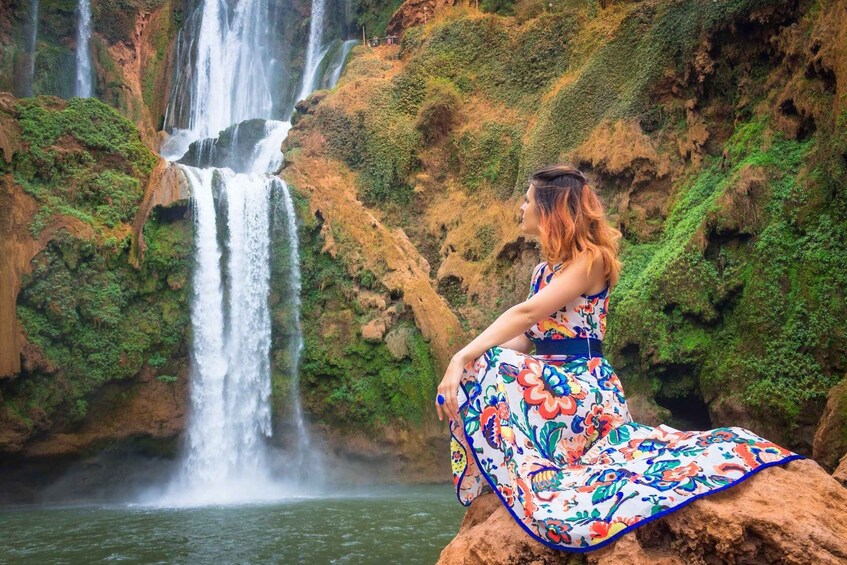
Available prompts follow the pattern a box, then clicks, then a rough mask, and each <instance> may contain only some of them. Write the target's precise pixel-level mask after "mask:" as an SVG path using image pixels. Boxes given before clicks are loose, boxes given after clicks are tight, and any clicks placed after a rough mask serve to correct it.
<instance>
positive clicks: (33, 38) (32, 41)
mask: <svg viewBox="0 0 847 565" xmlns="http://www.w3.org/2000/svg"><path fill="white" fill-rule="evenodd" d="M37 40H38V0H32V1H31V2H30V4H29V37H27V46H26V48H27V55H28V56H29V60H28V61H27V69H26V72H27V76H26V77H25V81H26V84H25V85H24V88H23V95H24V96H32V95H33V85H32V83H33V81H34V80H35V50H36V47H37Z"/></svg>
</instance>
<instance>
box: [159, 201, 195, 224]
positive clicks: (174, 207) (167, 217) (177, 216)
mask: <svg viewBox="0 0 847 565" xmlns="http://www.w3.org/2000/svg"><path fill="white" fill-rule="evenodd" d="M188 211H189V206H188V201H179V202H177V203H174V204H171V205H170V206H156V207H155V208H153V214H154V216H155V218H156V221H157V222H159V223H161V224H171V223H173V222H178V221H180V220H184V219H185V218H186V217H188Z"/></svg>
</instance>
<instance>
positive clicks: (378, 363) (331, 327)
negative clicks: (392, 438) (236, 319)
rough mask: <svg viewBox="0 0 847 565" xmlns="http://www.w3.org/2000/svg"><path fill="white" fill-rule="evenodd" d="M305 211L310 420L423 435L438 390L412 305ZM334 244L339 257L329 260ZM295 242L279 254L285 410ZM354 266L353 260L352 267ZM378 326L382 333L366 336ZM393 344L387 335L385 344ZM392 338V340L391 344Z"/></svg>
mask: <svg viewBox="0 0 847 565" xmlns="http://www.w3.org/2000/svg"><path fill="white" fill-rule="evenodd" d="M294 195H295V198H296V202H297V206H296V209H297V221H298V227H299V230H298V231H299V236H298V237H299V241H300V247H299V254H300V268H301V281H302V292H301V299H302V311H301V319H302V320H303V322H302V330H303V341H304V343H303V346H304V347H303V351H302V361H301V365H300V372H299V381H300V394H301V397H302V399H303V404H304V406H305V408H306V410H307V412H308V413H309V414H311V415H312V416H313V417H315V418H317V419H318V420H319V421H320V422H322V423H324V424H327V425H329V426H331V427H334V428H337V429H341V430H345V429H346V430H348V431H350V430H361V431H367V430H373V429H374V428H376V427H379V426H384V425H386V424H389V423H390V424H392V425H394V426H400V427H404V426H419V425H420V424H421V423H422V422H423V420H424V413H425V412H426V411H428V410H429V409H430V404H431V398H432V396H433V395H434V394H435V385H436V383H437V379H436V376H437V375H436V370H435V362H434V359H433V356H432V352H431V351H430V348H429V345H428V344H427V343H426V342H425V341H424V340H423V338H422V336H421V333H420V331H419V330H418V329H417V328H416V327H415V325H414V319H413V317H412V316H411V313H410V312H409V311H408V309H407V307H406V306H405V304H404V303H403V302H402V301H401V300H398V299H397V298H398V297H392V295H391V293H390V292H389V291H388V290H387V289H386V288H385V287H384V286H382V285H381V284H380V282H379V280H378V278H377V277H376V276H375V275H374V274H373V273H371V272H369V271H367V270H359V269H358V268H356V266H355V264H353V263H352V262H351V260H350V258H351V257H352V256H354V255H355V251H354V247H355V246H354V245H352V242H348V241H345V239H344V235H343V233H341V232H340V231H337V230H336V231H335V232H334V235H333V234H332V233H330V234H329V235H327V226H325V224H324V222H323V221H322V220H321V219H320V218H316V217H315V216H313V215H311V214H310V213H309V209H308V201H307V197H306V196H305V195H303V194H300V193H298V192H294ZM327 237H330V238H331V240H332V245H333V246H334V248H333V254H334V255H335V256H333V255H331V254H329V253H327V252H325V251H326V249H327ZM290 245H291V242H290V241H288V240H287V238H285V237H279V238H276V241H275V244H274V254H275V257H274V261H273V265H274V275H273V277H272V281H273V283H272V285H273V292H272V294H273V296H272V303H273V304H274V335H275V342H274V346H273V347H272V352H273V353H272V354H273V358H274V363H273V366H274V397H275V400H276V402H277V404H278V406H280V407H282V406H285V405H286V404H287V403H286V402H285V399H286V398H287V397H288V395H289V394H290V369H291V355H292V349H291V341H292V340H293V339H294V335H293V332H292V331H291V330H292V328H293V326H294V322H293V320H292V319H291V314H292V312H291V311H287V310H285V309H283V308H282V304H284V302H283V301H281V300H279V298H280V297H281V296H285V295H287V294H289V293H290V292H291V290H292V289H291V288H290V283H289V282H288V281H289V277H288V275H289V273H290V271H289V263H290V259H289V257H290V255H289V251H290ZM345 258H346V259H345ZM369 323H371V324H372V325H374V326H375V327H376V326H379V328H380V329H378V330H374V331H375V332H376V333H373V332H370V333H369V331H368V329H365V328H366V326H368V324H369ZM381 334H384V335H381ZM383 337H384V338H385V339H383Z"/></svg>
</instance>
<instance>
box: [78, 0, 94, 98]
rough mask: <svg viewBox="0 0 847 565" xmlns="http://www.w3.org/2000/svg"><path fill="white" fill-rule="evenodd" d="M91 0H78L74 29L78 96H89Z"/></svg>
mask: <svg viewBox="0 0 847 565" xmlns="http://www.w3.org/2000/svg"><path fill="white" fill-rule="evenodd" d="M90 42H91V0H79V6H78V9H77V29H76V90H75V94H76V95H77V96H79V97H80V98H91V96H92V95H93V94H94V90H93V87H92V84H91V49H90V45H89V44H90Z"/></svg>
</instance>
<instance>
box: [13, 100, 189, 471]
mask: <svg viewBox="0 0 847 565" xmlns="http://www.w3.org/2000/svg"><path fill="white" fill-rule="evenodd" d="M0 119H2V122H3V131H4V133H5V134H6V135H7V138H9V139H12V140H13V141H12V142H10V144H9V147H10V149H11V155H9V153H7V154H6V156H7V160H4V161H3V169H2V171H0V173H2V175H3V177H2V178H3V184H2V190H3V191H2V198H3V201H4V205H5V206H4V210H8V211H9V213H8V214H4V218H3V224H2V226H0V229H2V233H3V236H4V237H3V248H2V252H3V254H2V258H3V261H4V265H3V266H4V268H3V269H2V271H0V272H2V276H3V277H4V285H3V292H4V294H3V296H2V297H0V312H1V313H2V320H0V323H2V331H1V332H0V338H2V339H3V347H2V350H3V359H2V361H3V369H4V371H3V378H2V380H0V398H2V406H0V451H2V452H4V453H6V454H7V455H9V454H15V453H17V454H19V455H20V456H27V457H47V456H61V455H68V454H78V453H84V452H86V451H89V450H92V449H96V448H100V447H103V446H105V445H108V443H109V442H111V441H113V440H116V439H118V440H120V439H126V438H129V437H144V436H148V437H153V438H173V437H174V436H175V435H176V434H178V433H179V431H181V427H182V418H183V414H184V410H185V405H186V402H185V401H186V390H187V386H186V385H187V359H186V356H187V353H186V346H185V332H186V329H187V328H186V326H187V323H188V315H187V312H188V305H187V296H186V291H185V289H186V285H187V282H188V275H189V270H188V265H189V258H190V251H191V229H190V228H191V226H190V223H188V222H186V221H185V220H183V219H182V217H183V216H184V214H185V212H186V207H185V204H186V201H185V200H181V201H177V202H174V201H173V200H172V198H184V191H183V193H181V192H180V190H179V189H173V188H170V189H169V187H168V184H167V183H164V182H161V179H162V178H163V174H162V170H163V169H164V166H163V164H160V165H157V158H156V157H155V156H154V155H153V154H152V153H150V151H149V150H148V149H146V147H144V145H143V144H142V143H141V141H140V139H139V136H138V133H137V131H136V130H135V128H134V127H133V125H132V124H131V123H130V122H128V121H127V120H125V119H124V118H121V117H120V116H119V115H118V114H117V113H116V112H115V111H114V110H111V109H109V108H108V107H106V106H105V105H103V104H102V103H100V102H97V101H96V100H81V99H75V100H73V101H71V102H69V103H66V102H63V101H61V100H59V99H55V98H37V99H31V100H26V101H15V100H13V99H10V98H6V99H4V105H3V107H2V108H0ZM154 171H155V172H154ZM151 173H153V174H152V175H151ZM151 179H153V181H154V183H155V184H154V185H153V186H152V187H149V186H148V189H147V190H146V191H145V189H144V187H145V183H147V182H148V180H151ZM177 184H178V183H177ZM161 191H165V192H169V194H164V195H162V194H160V192H161ZM168 196H170V197H171V198H167V197H168ZM180 202H181V203H180ZM140 203H141V204H142V205H141V206H139V204H140ZM168 205H174V206H172V207H171V208H169V209H165V208H163V206H168ZM156 206H158V207H156ZM151 210H152V213H151ZM137 217H138V218H137ZM145 219H147V222H146V225H145V223H144V220H145ZM133 222H135V224H136V225H143V226H144V228H143V232H144V236H145V240H144V241H145V243H146V252H145V253H143V254H142V253H140V252H135V253H134V254H133V262H134V264H135V267H133V266H131V265H130V247H131V246H132V245H133V244H132V242H133ZM137 235H139V234H136V236H137ZM136 241H138V239H136ZM136 247H137V245H136ZM6 283H8V285H7V284H6Z"/></svg>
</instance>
